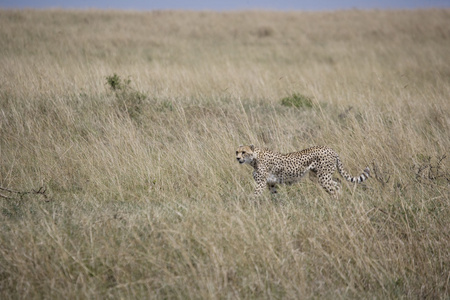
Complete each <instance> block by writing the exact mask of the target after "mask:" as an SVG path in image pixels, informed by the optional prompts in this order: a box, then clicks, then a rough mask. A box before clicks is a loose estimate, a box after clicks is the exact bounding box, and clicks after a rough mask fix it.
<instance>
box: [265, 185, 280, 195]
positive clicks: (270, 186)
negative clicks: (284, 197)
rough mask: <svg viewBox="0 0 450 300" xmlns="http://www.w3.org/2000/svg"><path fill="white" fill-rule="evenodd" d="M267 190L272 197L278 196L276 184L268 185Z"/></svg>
mask: <svg viewBox="0 0 450 300" xmlns="http://www.w3.org/2000/svg"><path fill="white" fill-rule="evenodd" d="M267 188H268V189H269V191H270V193H271V194H272V195H276V194H277V193H278V191H277V186H276V184H274V183H267Z"/></svg>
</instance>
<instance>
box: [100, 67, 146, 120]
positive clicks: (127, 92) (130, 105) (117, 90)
mask: <svg viewBox="0 0 450 300" xmlns="http://www.w3.org/2000/svg"><path fill="white" fill-rule="evenodd" d="M106 84H107V85H108V86H109V88H110V89H111V90H112V91H113V92H114V94H115V96H116V105H117V107H118V109H119V111H121V112H124V113H126V114H128V116H129V117H130V118H131V119H134V120H136V121H137V120H138V118H139V116H140V115H141V113H142V111H143V106H144V104H145V100H146V99H147V95H146V94H145V93H142V92H139V91H136V90H135V89H133V88H132V87H131V86H130V84H131V79H125V80H122V78H120V76H119V75H117V74H116V73H114V74H113V75H111V76H107V77H106Z"/></svg>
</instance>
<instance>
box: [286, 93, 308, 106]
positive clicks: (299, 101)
mask: <svg viewBox="0 0 450 300" xmlns="http://www.w3.org/2000/svg"><path fill="white" fill-rule="evenodd" d="M281 105H283V106H288V107H292V106H294V107H297V108H312V107H313V103H312V100H311V98H309V97H307V96H304V95H301V94H292V95H291V96H288V97H285V98H283V99H281Z"/></svg>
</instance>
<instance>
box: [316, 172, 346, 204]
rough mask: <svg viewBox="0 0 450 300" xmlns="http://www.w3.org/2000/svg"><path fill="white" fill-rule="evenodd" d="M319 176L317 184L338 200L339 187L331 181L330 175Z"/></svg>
mask: <svg viewBox="0 0 450 300" xmlns="http://www.w3.org/2000/svg"><path fill="white" fill-rule="evenodd" d="M321 175H322V174H319V176H318V178H319V184H320V186H322V188H323V189H324V190H325V191H327V193H328V194H330V195H331V196H332V197H333V198H335V199H337V198H339V194H340V190H341V187H340V185H339V183H338V182H337V181H336V180H334V179H333V177H332V176H331V175H330V174H323V175H322V176H321Z"/></svg>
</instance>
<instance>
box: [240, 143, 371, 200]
mask: <svg viewBox="0 0 450 300" xmlns="http://www.w3.org/2000/svg"><path fill="white" fill-rule="evenodd" d="M236 159H237V161H238V162H239V163H241V164H243V163H246V164H249V165H250V166H252V167H253V168H254V170H253V178H254V179H255V181H256V189H255V193H254V194H255V195H260V194H262V192H263V190H264V188H265V187H266V186H267V187H268V189H269V190H270V192H271V193H272V194H275V193H277V185H278V184H293V183H295V182H298V181H300V179H301V178H302V177H303V176H305V175H306V173H308V172H309V174H310V178H311V179H314V178H317V180H318V182H319V184H320V185H321V186H322V187H323V188H324V189H325V190H326V191H327V192H328V193H329V194H331V195H333V196H337V194H338V193H339V190H340V186H339V183H338V182H337V181H336V180H335V179H333V174H334V172H335V171H336V169H337V170H338V172H339V173H340V174H341V175H342V177H344V178H345V179H346V180H347V181H350V182H354V183H361V182H363V181H364V180H366V179H367V178H369V177H370V170H369V168H368V167H367V168H365V169H364V171H363V172H362V173H361V175H359V176H356V177H352V176H351V175H349V173H347V171H345V169H344V167H343V165H342V162H341V160H340V159H339V155H338V154H337V153H336V152H335V151H334V150H333V149H331V148H328V147H326V146H315V147H312V148H308V149H305V150H302V151H299V152H292V153H288V154H281V153H277V152H274V151H271V150H267V149H260V148H256V147H255V146H253V145H250V146H239V148H238V149H237V150H236Z"/></svg>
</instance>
